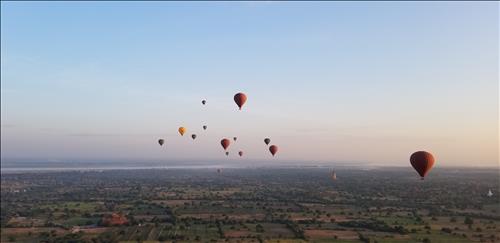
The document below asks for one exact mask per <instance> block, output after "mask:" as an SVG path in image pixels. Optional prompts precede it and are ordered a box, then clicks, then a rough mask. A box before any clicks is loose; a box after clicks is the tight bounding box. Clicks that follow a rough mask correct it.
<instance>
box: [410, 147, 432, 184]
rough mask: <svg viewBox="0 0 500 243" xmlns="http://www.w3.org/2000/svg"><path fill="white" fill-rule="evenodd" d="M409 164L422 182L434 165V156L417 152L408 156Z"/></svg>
mask: <svg viewBox="0 0 500 243" xmlns="http://www.w3.org/2000/svg"><path fill="white" fill-rule="evenodd" d="M410 163H411V166H413V168H414V169H415V170H416V171H417V172H418V174H419V175H420V176H421V177H422V180H423V179H424V177H425V175H427V173H429V171H430V170H431V168H432V166H433V165H434V156H432V154H431V153H429V152H425V151H418V152H415V153H413V154H412V155H411V156H410Z"/></svg>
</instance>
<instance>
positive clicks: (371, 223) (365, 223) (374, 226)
mask: <svg viewBox="0 0 500 243" xmlns="http://www.w3.org/2000/svg"><path fill="white" fill-rule="evenodd" d="M338 225H340V226H343V227H349V228H362V229H369V230H373V231H380V232H389V233H399V234H408V233H409V231H408V230H407V229H406V228H405V227H403V226H401V225H397V226H394V227H391V226H390V225H388V224H387V223H385V222H383V221H380V220H373V219H372V220H359V221H344V222H339V223H338Z"/></svg>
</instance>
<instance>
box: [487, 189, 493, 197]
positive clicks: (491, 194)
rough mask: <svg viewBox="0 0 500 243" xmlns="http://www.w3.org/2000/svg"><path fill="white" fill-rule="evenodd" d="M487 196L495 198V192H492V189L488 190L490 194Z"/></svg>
mask: <svg viewBox="0 0 500 243" xmlns="http://www.w3.org/2000/svg"><path fill="white" fill-rule="evenodd" d="M486 195H488V197H492V196H493V192H491V189H489V190H488V194H486Z"/></svg>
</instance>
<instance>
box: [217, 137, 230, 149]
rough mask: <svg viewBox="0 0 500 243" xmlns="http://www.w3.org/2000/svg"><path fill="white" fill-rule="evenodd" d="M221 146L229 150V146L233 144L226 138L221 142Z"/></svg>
mask: <svg viewBox="0 0 500 243" xmlns="http://www.w3.org/2000/svg"><path fill="white" fill-rule="evenodd" d="M220 144H221V145H222V147H223V148H224V150H227V148H228V147H229V144H231V141H229V139H227V138H224V139H222V140H220Z"/></svg>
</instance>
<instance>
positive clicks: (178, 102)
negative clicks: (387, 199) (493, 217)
mask: <svg viewBox="0 0 500 243" xmlns="http://www.w3.org/2000/svg"><path fill="white" fill-rule="evenodd" d="M0 4H1V49H2V51H1V160H2V163H4V162H7V161H9V163H10V162H12V161H23V160H27V159H33V160H35V161H36V160H39V161H47V162H50V161H63V162H64V161H68V160H74V161H93V162H99V161H141V160H143V161H179V160H180V161H208V162H210V161H223V162H225V163H235V164H245V163H246V164H252V163H254V162H258V163H264V164H266V163H267V164H269V165H274V164H276V165H279V164H287V163H289V162H290V161H296V162H303V163H306V164H307V163H308V162H310V163H328V162H331V163H334V161H344V163H353V164H364V165H368V166H370V165H375V164H376V165H381V166H410V165H409V157H410V155H411V153H413V152H415V151H419V150H426V151H429V152H432V153H433V154H434V156H435V157H436V162H437V163H436V165H435V167H455V166H457V167H462V166H464V167H498V162H499V160H498V156H499V154H498V152H499V141H498V139H499V137H498V136H499V129H498V126H499V119H498V115H499V106H498V98H499V97H498V94H499V84H498V75H499V71H498V68H499V59H498V58H499V48H498V45H499V44H498V41H499V36H498V35H499V3H498V2H373V3H372V2H45V3H41V2H40V3H39V2H1V3H0ZM237 92H244V93H246V94H247V95H248V101H247V103H246V104H245V106H244V107H243V110H242V111H238V109H237V107H236V105H235V104H234V102H233V95H234V94H235V93H237ZM203 99H205V100H207V104H206V105H202V104H201V100H203ZM203 125H207V126H208V129H207V130H206V131H204V130H203V129H202V126H203ZM180 126H185V127H187V129H188V132H187V134H186V135H184V136H183V137H181V136H179V134H178V133H177V128H178V127H180ZM193 132H194V133H196V134H197V135H198V137H197V138H196V140H194V141H193V140H192V139H191V138H190V135H191V134H192V133H193ZM233 136H237V137H238V140H237V141H236V142H234V143H233V144H232V145H231V146H230V148H229V150H230V155H229V157H226V155H224V153H223V149H222V148H221V146H220V142H219V141H220V139H221V138H223V137H228V138H232V137H233ZM265 137H270V138H271V140H272V143H273V144H276V145H279V148H280V149H279V152H278V154H277V155H276V157H272V156H271V155H270V154H269V151H268V150H267V147H266V145H265V144H264V142H263V139H264V138H265ZM159 138H165V139H166V143H165V145H164V146H163V147H160V146H158V144H157V140H158V139H159ZM239 150H243V151H244V153H245V154H244V156H243V157H242V158H239V157H238V156H237V155H236V154H237V152H238V151H239Z"/></svg>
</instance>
